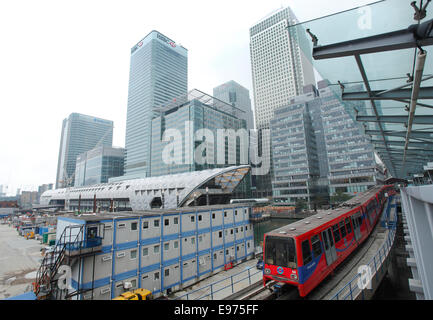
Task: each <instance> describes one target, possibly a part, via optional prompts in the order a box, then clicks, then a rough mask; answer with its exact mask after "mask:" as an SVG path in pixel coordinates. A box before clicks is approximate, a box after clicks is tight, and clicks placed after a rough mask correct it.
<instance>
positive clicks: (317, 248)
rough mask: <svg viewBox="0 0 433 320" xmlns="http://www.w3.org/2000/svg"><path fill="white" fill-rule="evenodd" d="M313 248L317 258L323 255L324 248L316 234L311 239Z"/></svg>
mask: <svg viewBox="0 0 433 320" xmlns="http://www.w3.org/2000/svg"><path fill="white" fill-rule="evenodd" d="M311 246H312V247H313V253H314V257H315V258H317V257H318V256H320V255H321V254H322V246H321V245H320V239H319V235H317V234H316V235H315V236H313V237H312V238H311Z"/></svg>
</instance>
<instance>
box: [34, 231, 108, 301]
mask: <svg viewBox="0 0 433 320" xmlns="http://www.w3.org/2000/svg"><path fill="white" fill-rule="evenodd" d="M99 225H100V224H95V225H94V226H96V227H98V226H99ZM97 229H99V230H100V228H97ZM102 230H103V227H102ZM102 238H103V237H100V236H98V235H97V234H96V235H95V234H92V233H90V234H88V232H86V226H85V225H82V224H80V225H70V226H67V227H65V229H64V230H63V232H62V234H61V235H60V237H59V238H58V239H57V240H56V244H55V245H54V248H53V250H52V251H49V252H46V253H45V256H44V259H43V260H42V263H41V265H40V267H39V269H38V272H37V274H36V282H34V283H33V289H34V293H35V294H36V297H37V298H38V299H39V300H41V299H70V298H71V297H73V296H75V295H78V294H81V293H84V292H87V291H89V290H92V289H87V290H83V289H80V284H79V283H78V285H77V288H75V289H73V290H71V289H70V288H69V289H68V288H64V289H63V287H62V286H59V283H58V281H59V277H60V276H61V274H59V272H58V271H59V268H60V266H62V265H67V266H69V267H72V265H73V264H75V262H77V261H81V259H83V258H84V257H86V256H89V255H95V254H96V253H97V252H99V251H101V249H102ZM79 265H80V264H78V266H79ZM92 281H93V279H92ZM74 290H75V291H74Z"/></svg>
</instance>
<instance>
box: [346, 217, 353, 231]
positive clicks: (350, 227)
mask: <svg viewBox="0 0 433 320" xmlns="http://www.w3.org/2000/svg"><path fill="white" fill-rule="evenodd" d="M346 229H347V234H350V233H352V226H351V225H350V219H349V218H347V219H346Z"/></svg>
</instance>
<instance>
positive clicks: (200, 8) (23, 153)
mask: <svg viewBox="0 0 433 320" xmlns="http://www.w3.org/2000/svg"><path fill="white" fill-rule="evenodd" d="M371 2H373V1H372V0H344V1H342V0H308V1H306V0H290V1H289V0H286V1H283V0H250V1H239V0H219V1H208V0H201V1H199V0H197V1H196V0H191V1H185V0H183V1H180V0H177V1H163V0H159V1H149V0H146V1H143V0H142V1H132V0H123V1H120V0H118V1H111V0H103V1H100V0H86V1H81V0H75V1H63V0H55V1H45V0H37V1H35V0H28V1H24V0H9V1H7V0H6V1H1V2H0V30H1V31H0V108H1V115H0V184H3V185H8V186H9V188H8V193H9V194H14V193H15V191H16V188H21V190H36V188H37V186H38V185H41V184H43V183H54V182H55V178H56V170H57V159H58V152H59V144H60V131H61V123H62V120H63V119H64V118H66V117H67V116H68V115H69V114H70V113H72V112H78V113H84V114H88V115H91V116H97V117H101V118H104V119H109V120H113V121H114V138H113V144H114V146H120V147H124V146H125V124H126V108H127V95H128V76H129V57H130V49H131V47H132V46H133V45H135V44H136V43H137V42H138V41H139V40H140V39H142V38H143V37H144V36H146V35H147V34H148V33H149V32H150V31H152V30H154V29H155V30H158V31H160V32H161V33H163V34H165V35H166V36H168V37H170V38H171V39H173V40H174V41H175V42H177V43H180V44H182V45H183V46H184V47H185V48H187V49H188V89H189V90H190V89H193V88H197V89H200V90H202V91H204V92H206V93H209V94H212V89H213V88H214V87H215V86H217V85H219V84H222V83H223V82H226V81H228V80H235V81H237V82H239V83H240V84H241V85H243V86H245V87H246V88H248V89H249V90H250V96H251V98H252V95H253V93H252V80H251V70H250V69H251V67H250V57H249V28H250V27H251V26H252V25H254V24H255V23H256V22H258V21H259V20H260V19H262V18H263V17H264V16H266V15H267V14H269V13H270V12H272V11H274V10H276V9H278V8H280V7H282V6H283V7H286V6H290V7H291V8H292V9H293V11H294V12H295V14H296V15H297V17H298V19H299V20H300V21H305V20H310V19H313V18H317V17H321V16H324V15H327V14H331V13H335V12H338V11H342V10H346V9H349V8H353V7H357V6H360V5H364V4H367V3H371Z"/></svg>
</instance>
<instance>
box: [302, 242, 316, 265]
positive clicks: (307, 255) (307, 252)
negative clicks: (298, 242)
mask: <svg viewBox="0 0 433 320" xmlns="http://www.w3.org/2000/svg"><path fill="white" fill-rule="evenodd" d="M302 257H303V259H304V260H303V261H304V265H306V264H308V263H310V262H311V260H313V258H312V257H311V249H310V241H309V240H308V239H307V240H305V241H303V242H302Z"/></svg>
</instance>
